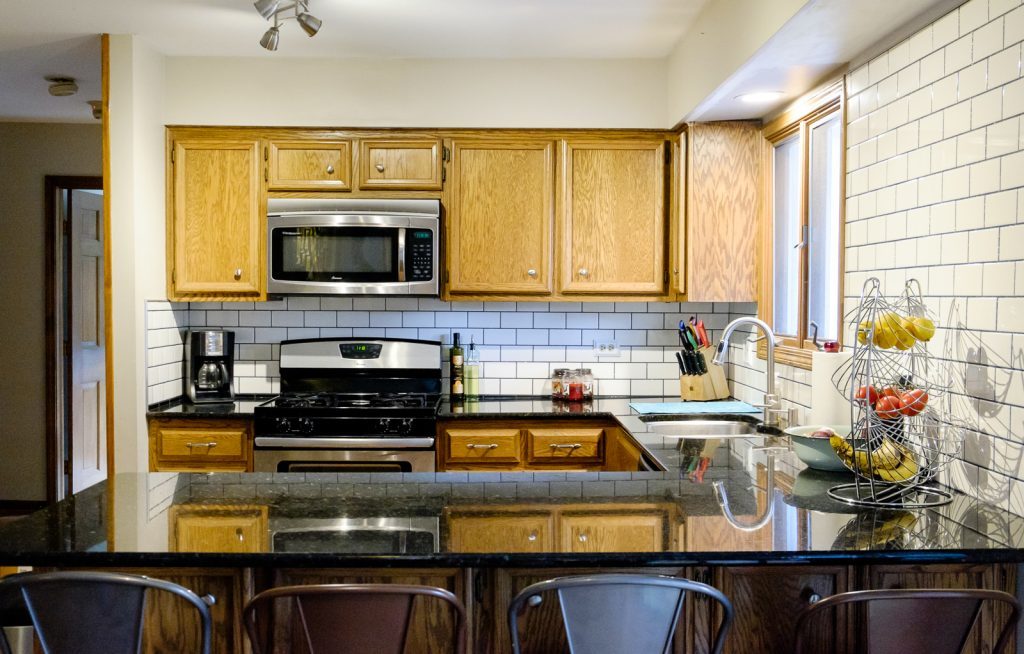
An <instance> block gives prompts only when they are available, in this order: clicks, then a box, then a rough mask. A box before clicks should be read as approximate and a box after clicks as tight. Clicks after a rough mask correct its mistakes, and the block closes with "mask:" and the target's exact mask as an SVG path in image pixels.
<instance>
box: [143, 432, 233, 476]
mask: <svg viewBox="0 0 1024 654" xmlns="http://www.w3.org/2000/svg"><path fill="white" fill-rule="evenodd" d="M251 431H252V429H251V423H250V421H248V420H223V421H204V420H192V419H181V420H167V419H160V420H151V421H150V424H149V441H150V450H149V455H150V456H149V468H150V470H151V471H152V472H174V471H182V472H187V471H204V472H218V471H222V472H245V471H246V470H247V469H248V467H249V462H250V460H251V459H252V457H251V456H250V455H249V453H250V451H251V449H252V438H251V437H250V434H251Z"/></svg>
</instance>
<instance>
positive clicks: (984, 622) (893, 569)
mask: <svg viewBox="0 0 1024 654" xmlns="http://www.w3.org/2000/svg"><path fill="white" fill-rule="evenodd" d="M864 574H865V578H864V579H863V580H862V584H863V587H864V588H870V589H888V588H989V589H993V590H1002V591H1006V592H1008V593H1010V594H1011V595H1015V594H1016V592H1017V588H1016V585H1017V584H1016V566H1010V565H989V564H973V565H972V564H950V565H872V566H868V567H867V569H866V570H865V573H864ZM997 610H998V611H999V613H998V614H997V612H996V611H997ZM1004 611H1006V609H1004V608H1002V607H993V606H991V605H988V606H985V607H984V608H983V609H982V611H981V614H980V615H979V616H978V621H977V623H976V624H975V625H974V629H973V630H972V631H971V634H970V637H969V638H968V641H967V644H966V647H965V648H964V650H963V651H964V653H965V654H981V653H982V652H989V651H991V648H992V646H993V645H994V644H995V641H996V635H997V634H996V630H997V629H998V626H997V625H1002V624H1004V623H1005V619H1006V615H1005V613H1003V612H1004ZM1006 651H1008V652H1015V651H1017V650H1016V649H1015V648H1014V645H1013V643H1012V641H1011V644H1010V645H1009V646H1008V647H1007V648H1006Z"/></svg>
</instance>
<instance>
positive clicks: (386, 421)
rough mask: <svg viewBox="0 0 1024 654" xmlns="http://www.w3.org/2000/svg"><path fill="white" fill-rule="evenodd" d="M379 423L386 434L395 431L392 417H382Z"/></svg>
mask: <svg viewBox="0 0 1024 654" xmlns="http://www.w3.org/2000/svg"><path fill="white" fill-rule="evenodd" d="M378 424H379V425H380V430H381V432H383V433H385V434H390V433H394V431H395V428H394V427H392V426H391V418H381V419H380V422H379V423H378Z"/></svg>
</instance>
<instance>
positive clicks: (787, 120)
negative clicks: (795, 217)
mask: <svg viewBox="0 0 1024 654" xmlns="http://www.w3.org/2000/svg"><path fill="white" fill-rule="evenodd" d="M845 86H846V85H845V78H844V77H839V78H838V79H835V80H833V81H831V82H828V83H827V84H825V85H823V86H822V87H820V88H819V89H818V90H816V91H814V92H812V93H810V94H808V95H807V96H805V97H804V98H802V99H800V100H798V101H796V102H795V103H793V104H792V105H790V106H789V107H788V108H786V109H785V110H783V112H782V113H780V114H779V115H778V116H776V117H775V118H773V119H772V120H770V121H768V122H767V123H765V125H764V127H763V129H762V134H763V136H764V141H763V143H764V146H763V154H762V157H763V158H762V164H763V169H764V170H765V171H766V173H765V175H764V202H763V203H762V215H761V220H762V223H761V224H762V233H763V234H764V237H763V238H762V239H761V242H762V251H761V261H762V262H763V263H764V265H763V266H762V267H761V279H760V283H759V284H758V302H757V315H758V318H760V319H761V320H764V321H765V322H766V323H768V324H769V325H771V324H772V323H773V320H772V316H773V309H774V298H773V281H774V233H775V232H774V229H773V221H772V219H773V216H772V212H773V210H774V206H775V202H774V194H775V180H774V177H773V175H772V174H771V172H770V171H771V170H772V169H773V162H774V152H775V146H776V145H777V144H779V143H781V142H782V141H784V140H786V139H788V138H790V137H792V136H795V135H799V138H800V140H801V144H800V148H801V154H800V157H801V162H800V169H801V182H800V184H801V189H802V192H801V194H800V196H801V197H800V220H801V223H802V224H807V219H808V216H807V214H808V206H807V205H808V201H807V196H808V194H807V186H808V177H809V166H808V156H809V150H810V144H809V138H808V136H809V127H810V126H811V125H812V124H814V123H817V122H818V121H821V120H822V119H824V118H826V117H828V116H830V115H832V114H834V113H838V115H839V120H840V122H841V130H840V145H839V147H840V151H841V153H842V155H841V156H840V160H839V193H840V196H841V198H842V201H841V202H840V203H839V224H840V228H839V270H840V274H839V291H838V292H839V298H840V301H842V297H843V292H844V277H845V270H846V265H845V260H846V238H845V232H846V228H845V225H846V93H845V90H846V89H845ZM807 265H808V264H807V257H806V256H805V257H802V262H801V279H806V277H807ZM806 292H807V291H806V288H805V285H804V284H800V306H801V307H806V304H807V298H806ZM839 315H840V318H839V320H840V323H842V315H843V314H842V307H841V306H840V313H839ZM804 329H805V325H804V321H803V320H802V319H801V321H800V323H799V326H798V331H799V332H800V333H798V334H797V335H796V336H795V337H793V336H785V337H781V338H780V341H781V343H780V344H779V345H777V346H776V347H775V362H776V363H784V364H786V365H790V366H794V367H796V368H802V369H804V370H811V368H812V353H813V352H815V351H816V349H817V348H815V346H814V345H813V344H812V343H811V342H810V341H808V340H807V339H806V334H805V333H803V332H804ZM837 333H838V335H839V339H840V345H841V344H842V340H841V339H842V324H840V325H839V330H838V332H837ZM757 356H758V358H760V359H762V360H765V359H767V358H768V347H767V345H766V344H765V342H764V341H763V340H762V341H760V342H759V343H758V344H757Z"/></svg>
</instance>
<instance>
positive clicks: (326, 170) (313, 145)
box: [266, 140, 352, 191]
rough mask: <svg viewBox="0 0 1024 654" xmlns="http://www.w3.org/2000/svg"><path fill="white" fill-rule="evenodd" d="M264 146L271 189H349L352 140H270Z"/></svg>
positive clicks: (350, 187) (268, 181)
mask: <svg viewBox="0 0 1024 654" xmlns="http://www.w3.org/2000/svg"><path fill="white" fill-rule="evenodd" d="M266 147H267V150H268V152H267V154H268V159H269V162H268V179H267V188H268V189H270V190H272V191H349V190H351V189H352V141H349V140H336V141H331V140H326V141H325V140H317V141H312V140H272V141H269V142H268V144H267V146H266Z"/></svg>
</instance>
